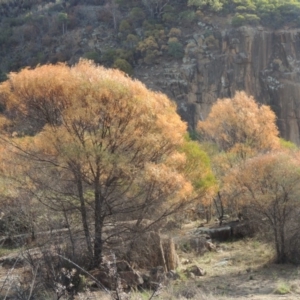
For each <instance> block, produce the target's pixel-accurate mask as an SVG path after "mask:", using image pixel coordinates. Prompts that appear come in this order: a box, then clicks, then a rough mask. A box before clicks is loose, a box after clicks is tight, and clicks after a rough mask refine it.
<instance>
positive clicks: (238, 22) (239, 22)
mask: <svg viewBox="0 0 300 300" xmlns="http://www.w3.org/2000/svg"><path fill="white" fill-rule="evenodd" d="M246 23H247V21H246V18H245V17H244V16H243V15H241V14H239V13H236V14H235V16H234V17H233V18H232V20H231V25H232V26H234V27H239V26H243V25H245V24H246Z"/></svg>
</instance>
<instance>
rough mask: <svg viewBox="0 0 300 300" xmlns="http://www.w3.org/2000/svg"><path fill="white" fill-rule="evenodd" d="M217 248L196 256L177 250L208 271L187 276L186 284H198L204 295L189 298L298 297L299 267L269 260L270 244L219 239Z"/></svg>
mask: <svg viewBox="0 0 300 300" xmlns="http://www.w3.org/2000/svg"><path fill="white" fill-rule="evenodd" d="M217 249H218V250H217V252H207V253H205V254H204V255H203V256H198V257H197V256H195V255H192V254H187V253H180V254H179V255H180V258H181V259H189V261H190V265H192V264H195V263H196V264H197V265H198V266H200V267H201V268H203V269H204V270H206V272H207V274H206V275H205V276H204V277H196V278H194V279H188V280H187V282H186V285H187V287H190V288H192V287H194V288H195V287H197V288H198V289H199V290H201V291H202V292H203V293H204V295H207V297H205V296H203V295H202V296H201V297H199V296H198V298H197V295H195V296H194V297H193V298H191V299H204V300H205V299H255V300H272V299H291V300H294V299H295V300H296V299H300V276H299V275H300V267H297V266H293V265H278V264H274V263H272V258H273V257H274V253H273V251H272V249H271V247H270V245H268V244H265V243H262V242H259V241H257V240H255V239H246V240H240V241H233V242H226V243H220V244H218V247H217ZM187 266H189V264H188V265H185V266H181V267H180V269H181V270H183V269H185V268H186V267H187Z"/></svg>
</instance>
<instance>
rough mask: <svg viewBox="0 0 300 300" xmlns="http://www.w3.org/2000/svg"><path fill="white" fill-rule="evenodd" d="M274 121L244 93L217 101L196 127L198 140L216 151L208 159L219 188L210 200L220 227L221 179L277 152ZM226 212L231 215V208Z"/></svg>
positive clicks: (221, 214)
mask: <svg viewBox="0 0 300 300" xmlns="http://www.w3.org/2000/svg"><path fill="white" fill-rule="evenodd" d="M275 121H276V117H275V114H274V113H273V111H272V110H271V109H270V108H269V107H268V106H265V105H259V104H257V103H256V102H255V100H254V99H253V97H250V96H248V95H247V94H246V93H245V92H237V93H236V94H235V96H234V97H233V98H232V99H219V100H218V101H217V102H216V103H215V104H214V105H213V106H212V109H211V112H210V113H209V115H208V117H207V119H206V120H205V121H200V122H199V123H198V127H197V130H198V133H199V136H200V140H201V141H202V142H207V143H210V144H211V145H213V147H214V148H217V149H215V150H214V151H213V154H212V155H211V156H212V168H213V170H214V173H215V175H216V177H217V178H218V180H219V187H220V191H219V192H218V193H217V195H216V196H215V197H214V203H215V207H216V210H217V212H218V217H219V219H220V223H222V218H223V215H224V209H225V205H226V203H225V202H224V200H225V198H224V197H223V191H222V184H223V183H222V182H223V179H224V176H225V175H226V174H227V173H228V172H229V171H230V169H231V168H232V167H234V166H236V165H238V164H240V163H241V162H244V161H245V160H246V159H247V158H250V157H253V156H255V155H257V154H258V153H260V152H265V151H269V150H275V149H277V148H279V146H280V140H279V137H278V129H277V126H276V124H275ZM227 201H228V199H227ZM230 210H231V212H234V209H233V207H230Z"/></svg>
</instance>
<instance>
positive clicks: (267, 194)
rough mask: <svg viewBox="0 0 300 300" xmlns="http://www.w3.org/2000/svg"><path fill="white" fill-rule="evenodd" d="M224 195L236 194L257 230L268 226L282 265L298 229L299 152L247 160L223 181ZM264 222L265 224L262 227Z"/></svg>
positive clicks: (299, 192) (299, 205)
mask: <svg viewBox="0 0 300 300" xmlns="http://www.w3.org/2000/svg"><path fill="white" fill-rule="evenodd" d="M224 189H225V190H226V192H227V194H235V195H236V200H237V202H238V205H240V206H243V207H245V208H246V209H247V210H248V212H249V213H250V215H251V216H252V218H254V219H255V220H256V222H258V225H259V226H260V227H263V228H264V230H266V227H267V226H269V227H270V228H271V231H272V237H273V241H274V246H275V250H276V255H277V262H278V263H284V262H286V261H287V260H289V259H293V257H290V256H289V250H290V249H288V247H287V244H288V242H289V240H288V239H289V238H290V237H291V232H292V231H298V230H299V221H298V214H299V208H300V202H299V196H300V161H299V153H276V152H274V153H267V154H263V155H259V156H257V157H254V158H251V159H249V160H248V161H247V162H246V163H245V164H242V165H240V166H239V167H237V168H235V169H233V170H232V171H231V172H230V173H229V174H228V175H227V176H226V178H225V187H224ZM264 223H266V224H265V225H264Z"/></svg>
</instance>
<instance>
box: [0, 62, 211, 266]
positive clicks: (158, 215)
mask: <svg viewBox="0 0 300 300" xmlns="http://www.w3.org/2000/svg"><path fill="white" fill-rule="evenodd" d="M0 101H1V103H2V104H3V105H4V107H5V111H4V116H5V117H6V119H7V120H10V123H9V122H3V124H7V123H9V124H10V126H6V127H5V126H2V128H3V134H2V138H1V140H2V141H4V143H5V144H9V145H10V146H13V147H14V149H15V150H14V151H15V152H17V154H18V155H21V156H22V160H23V164H26V165H27V168H26V174H24V177H26V180H27V182H26V184H27V185H28V187H30V189H31V191H32V193H34V195H35V197H37V198H38V199H39V200H40V201H42V202H43V203H45V204H46V205H48V206H49V207H51V208H52V209H55V210H63V211H64V213H70V212H74V211H78V212H79V215H80V218H81V224H82V228H83V232H84V237H85V241H86V248H87V251H88V253H89V255H90V257H92V264H93V266H97V265H98V264H99V263H100V262H101V257H102V254H103V247H104V244H105V243H106V242H107V243H108V242H110V241H111V240H112V238H114V237H115V236H116V235H119V234H120V231H118V232H117V233H116V231H110V232H111V234H109V233H107V232H105V234H104V229H107V226H108V225H109V226H112V227H115V228H116V225H117V224H118V221H126V220H135V227H134V228H135V230H136V231H138V229H139V228H140V227H141V226H140V225H141V223H142V221H143V219H145V218H147V219H151V220H152V221H153V222H155V221H157V220H160V219H162V218H163V217H166V216H167V215H169V214H170V213H172V212H174V211H176V210H178V208H180V207H182V205H183V204H184V203H186V202H187V201H188V200H189V199H192V198H194V197H197V196H198V195H199V193H200V192H201V191H200V190H201V189H200V188H198V189H197V195H195V192H194V189H193V183H192V182H191V180H189V179H188V177H186V174H185V173H187V171H186V168H185V167H184V166H185V163H186V159H185V153H184V151H181V150H180V148H181V146H182V145H183V143H184V135H185V133H186V124H185V123H183V122H182V121H181V119H180V117H179V116H178V115H177V113H176V107H175V105H174V104H173V103H172V102H171V101H170V100H169V99H168V98H167V97H166V96H165V95H163V94H161V93H156V92H152V91H149V90H147V89H146V87H145V86H144V85H143V84H142V83H140V82H138V81H133V80H131V79H130V78H128V77H126V76H124V74H123V73H121V72H120V71H118V70H108V69H105V68H102V67H97V66H95V65H93V64H92V63H91V62H88V61H84V60H83V61H80V62H79V63H78V64H77V65H75V66H73V67H68V66H66V65H64V64H58V65H46V66H40V67H37V68H36V69H34V70H30V69H24V70H22V71H20V72H19V73H11V74H10V75H9V79H8V80H7V81H6V82H4V83H2V84H1V86H0ZM12 133H13V134H12ZM17 154H15V155H17ZM25 175H26V176H25ZM205 189H206V186H205V185H204V186H203V188H202V192H203V191H205ZM119 227H120V226H119ZM121 231H122V232H125V231H126V227H124V226H121Z"/></svg>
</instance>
